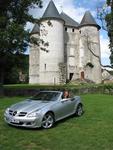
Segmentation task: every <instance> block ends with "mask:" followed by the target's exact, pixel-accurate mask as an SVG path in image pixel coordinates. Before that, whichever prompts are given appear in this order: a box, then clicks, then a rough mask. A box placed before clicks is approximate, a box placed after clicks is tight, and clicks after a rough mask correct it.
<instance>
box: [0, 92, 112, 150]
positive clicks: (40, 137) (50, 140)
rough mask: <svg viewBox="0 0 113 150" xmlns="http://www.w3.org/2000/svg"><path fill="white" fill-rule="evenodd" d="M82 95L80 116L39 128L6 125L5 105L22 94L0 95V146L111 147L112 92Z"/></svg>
mask: <svg viewBox="0 0 113 150" xmlns="http://www.w3.org/2000/svg"><path fill="white" fill-rule="evenodd" d="M82 99H83V103H84V107H85V113H84V115H83V116H82V117H80V118H76V117H70V118H68V119H65V120H63V121H61V122H59V123H57V125H56V126H55V127H54V128H52V129H49V130H42V129H21V128H15V127H12V126H9V125H7V124H6V123H5V122H4V120H3V113H4V110H5V108H7V107H8V106H10V104H13V103H16V102H17V101H20V100H23V98H17V97H15V98H0V150H113V96H109V95H96V94H94V95H93V94H92V95H91V94H90V95H83V96H82Z"/></svg>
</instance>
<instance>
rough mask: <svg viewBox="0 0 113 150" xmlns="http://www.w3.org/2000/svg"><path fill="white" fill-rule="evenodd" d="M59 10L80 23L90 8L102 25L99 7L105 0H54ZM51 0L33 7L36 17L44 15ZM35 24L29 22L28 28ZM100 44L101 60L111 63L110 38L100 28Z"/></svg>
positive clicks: (33, 13)
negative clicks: (40, 5)
mask: <svg viewBox="0 0 113 150" xmlns="http://www.w3.org/2000/svg"><path fill="white" fill-rule="evenodd" d="M53 1H54V3H55V5H56V7H57V9H58V11H59V12H62V11H63V12H65V13H66V14H68V15H69V16H70V17H71V18H73V19H74V20H75V21H77V22H78V23H80V21H81V19H82V17H83V15H84V13H85V11H86V10H89V11H90V12H91V13H92V15H93V17H94V18H95V20H96V22H97V23H98V24H99V25H100V26H101V23H100V22H99V20H98V19H97V7H100V6H102V4H104V3H105V0H53ZM49 2H50V0H43V8H42V9H39V8H36V9H32V10H30V14H32V15H33V16H34V17H35V18H39V17H41V16H42V15H43V13H44V11H45V9H46V7H47V5H48V3H49ZM32 27H33V25H31V24H29V23H28V24H27V28H30V29H32ZM100 44H101V60H102V64H103V65H106V64H109V63H110V62H109V56H110V50H109V48H108V44H109V40H108V36H107V33H106V32H105V31H104V30H102V29H101V30H100Z"/></svg>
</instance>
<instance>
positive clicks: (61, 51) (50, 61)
mask: <svg viewBox="0 0 113 150" xmlns="http://www.w3.org/2000/svg"><path fill="white" fill-rule="evenodd" d="M99 30H100V26H99V25H98V24H97V23H96V21H95V20H94V18H93V16H92V15H91V13H90V12H89V11H86V12H85V14H84V16H83V19H82V21H81V23H80V24H79V23H77V22H76V21H75V20H73V19H72V18H70V17H69V16H68V15H66V14H65V13H64V12H62V13H61V14H59V12H58V10H57V8H56V6H55V4H54V3H53V1H50V3H49V5H48V6H47V8H46V10H45V12H44V14H43V16H42V18H41V19H40V24H35V26H34V28H33V30H32V32H31V33H32V36H33V37H35V38H39V39H40V40H41V41H44V42H45V43H46V42H48V46H47V44H40V46H36V45H32V47H31V49H30V57H29V83H31V84H63V83H66V81H76V80H82V81H83V80H84V81H90V82H94V83H101V65H100V37H99ZM44 42H42V43H44ZM44 49H47V50H48V52H46V51H44Z"/></svg>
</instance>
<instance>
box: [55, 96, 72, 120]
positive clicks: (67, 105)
mask: <svg viewBox="0 0 113 150" xmlns="http://www.w3.org/2000/svg"><path fill="white" fill-rule="evenodd" d="M74 108H75V101H72V100H71V99H70V98H69V99H65V100H62V99H61V100H59V101H58V102H57V103H56V105H55V107H54V112H55V116H56V119H58V120H59V119H61V118H64V117H66V116H68V115H69V114H72V113H73V111H74Z"/></svg>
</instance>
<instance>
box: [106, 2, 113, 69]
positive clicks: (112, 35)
mask: <svg viewBox="0 0 113 150" xmlns="http://www.w3.org/2000/svg"><path fill="white" fill-rule="evenodd" d="M107 5H108V6H109V7H110V12H109V13H108V14H106V17H105V21H106V24H107V29H108V37H109V40H110V44H109V47H110V50H111V55H110V60H111V65H112V67H113V0H107Z"/></svg>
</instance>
